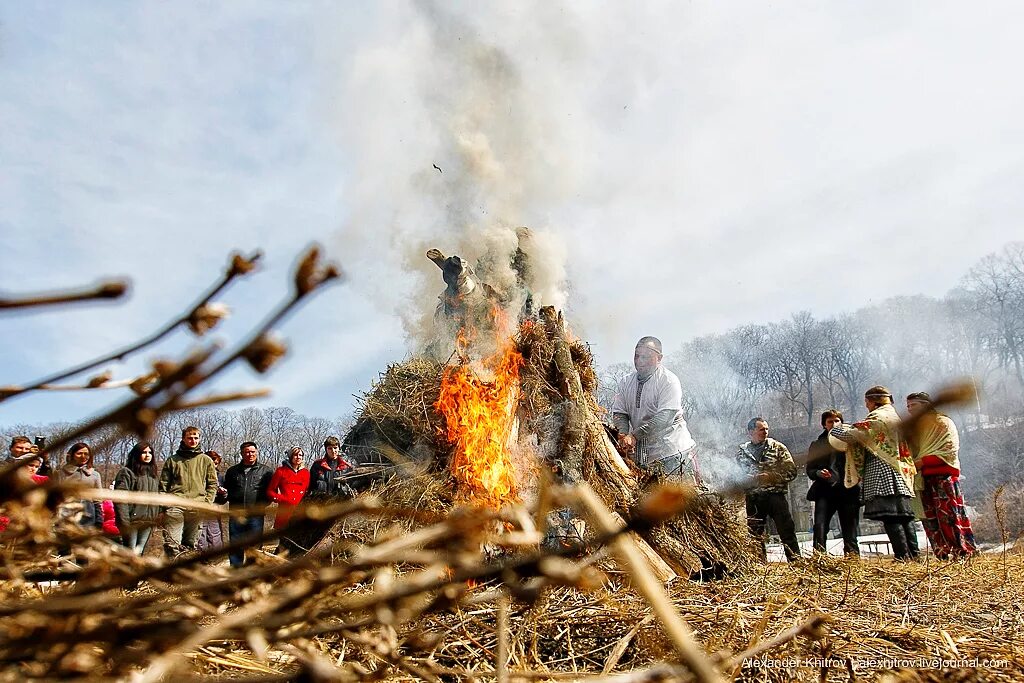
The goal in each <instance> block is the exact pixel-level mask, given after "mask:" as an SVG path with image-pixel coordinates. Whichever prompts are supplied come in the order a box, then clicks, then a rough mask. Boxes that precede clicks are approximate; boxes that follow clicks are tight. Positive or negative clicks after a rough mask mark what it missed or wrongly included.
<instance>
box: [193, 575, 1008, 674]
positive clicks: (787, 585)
mask: <svg viewBox="0 0 1024 683" xmlns="http://www.w3.org/2000/svg"><path fill="white" fill-rule="evenodd" d="M1009 562H1010V566H1011V576H1010V579H1009V580H1008V581H1004V580H1003V578H1002V569H1001V558H1000V557H998V556H991V555H990V556H985V557H981V558H978V559H976V560H974V561H971V562H967V563H932V564H930V565H929V564H902V563H896V562H893V561H891V560H862V561H859V562H855V561H847V560H844V559H838V558H834V559H833V558H826V559H819V560H815V561H810V562H807V563H806V564H804V565H803V566H801V567H790V566H788V565H784V564H771V565H768V566H764V567H762V568H761V569H760V571H759V572H757V573H756V574H754V573H752V574H748V575H746V576H743V577H739V578H735V579H727V580H725V581H719V582H713V583H706V584H697V583H692V582H687V581H678V582H676V583H675V584H673V585H672V586H671V587H670V594H671V598H672V602H673V604H674V606H675V607H676V608H678V610H679V611H680V613H681V614H682V615H683V616H684V617H685V618H686V620H687V621H688V622H689V624H690V625H691V626H692V627H693V628H694V630H695V632H696V634H697V636H698V638H699V640H700V642H702V643H703V645H704V647H705V648H706V650H707V651H708V652H709V653H714V654H716V655H717V660H718V661H720V662H724V661H726V660H728V659H729V657H730V656H731V655H732V654H735V653H741V652H743V651H744V650H746V649H747V648H749V647H751V646H752V645H754V644H755V643H757V642H760V641H765V640H770V639H771V638H773V637H775V636H777V635H779V634H783V633H785V632H786V631H789V630H791V629H793V628H794V627H797V626H799V625H800V624H801V623H804V622H806V621H807V620H808V619H811V618H812V617H813V616H814V615H816V614H818V613H822V614H824V615H826V617H827V618H828V623H827V625H826V627H825V629H824V636H823V637H822V638H821V639H819V640H814V639H811V638H805V637H801V638H797V639H795V640H790V641H788V642H786V643H784V644H783V645H781V646H780V647H778V648H777V649H773V650H771V651H769V652H767V653H765V654H764V655H762V656H761V657H763V660H764V661H767V662H772V663H775V664H776V665H777V666H782V665H784V664H786V663H788V662H791V661H798V662H801V665H799V666H795V667H791V668H785V669H783V668H774V669H768V668H755V667H754V666H753V665H752V664H748V665H747V666H737V667H727V671H728V673H729V674H731V675H732V676H735V677H736V679H737V680H745V681H787V680H830V681H846V680H885V679H886V678H887V677H889V676H895V677H896V679H897V680H906V681H939V680H942V681H950V680H957V681H968V680H979V681H981V680H984V681H1019V680H1021V677H1022V676H1024V642H1022V639H1021V633H1022V632H1024V631H1022V629H1024V591H1022V590H1021V584H1022V579H1024V557H1021V556H1019V555H1015V556H1013V557H1012V558H1010V559H1009ZM606 569H607V573H606V580H605V582H604V583H603V585H602V586H601V587H600V588H599V589H597V590H594V591H591V592H584V591H580V590H575V589H571V588H564V587H560V588H552V589H550V590H548V591H546V592H545V593H544V594H543V595H542V596H541V597H540V598H539V599H538V600H537V601H536V602H535V603H533V604H532V605H530V604H525V603H513V604H512V605H511V609H510V613H509V620H508V621H509V626H508V652H509V669H510V672H509V675H510V677H511V678H516V677H517V672H528V673H526V675H525V676H522V678H525V679H529V680H565V679H569V678H585V677H589V676H598V675H600V674H602V672H604V673H609V674H613V673H615V672H629V671H634V672H635V671H637V670H643V669H646V668H650V667H654V666H656V665H658V664H659V663H661V662H672V661H673V650H672V647H671V645H670V644H669V643H668V642H667V641H666V639H665V636H664V633H663V631H662V629H661V627H660V626H659V624H658V623H657V621H656V620H654V619H653V618H652V615H651V610H650V607H649V606H648V605H647V603H646V602H645V601H644V600H643V599H642V598H641V597H640V596H639V595H638V594H636V593H635V592H634V591H633V590H632V589H631V588H630V587H629V585H628V580H627V578H626V577H625V576H624V575H623V574H621V573H619V572H617V571H616V570H615V569H614V568H612V567H611V566H610V565H608V566H606ZM489 592H490V587H489V586H487V585H482V586H478V587H476V588H474V589H472V590H471V591H470V596H469V600H470V601H472V600H473V599H477V598H479V597H481V596H486V595H487V594H488V593H489ZM498 610H499V607H498V604H497V602H496V601H494V600H491V601H489V602H486V603H484V604H480V605H475V606H473V605H471V606H464V607H460V608H458V609H456V610H454V611H452V612H450V613H445V614H439V615H434V616H431V617H429V618H426V619H424V620H422V621H420V622H419V623H417V624H416V626H415V627H413V628H407V629H401V630H400V631H398V632H397V633H395V634H393V636H392V637H393V638H394V639H395V642H404V643H406V644H405V645H403V649H404V651H405V652H406V655H405V656H406V657H408V658H409V659H410V661H412V662H416V663H418V664H419V665H420V666H422V667H423V668H424V670H427V671H432V672H433V673H434V674H436V675H438V676H444V674H449V675H452V676H457V677H458V678H460V679H464V678H470V677H476V678H480V679H493V678H494V677H495V660H496V652H497V648H498V638H499V635H498V629H497V626H496V625H497V615H498ZM413 645H418V646H419V647H420V648H422V649H421V650H420V651H419V652H416V651H415V648H414V647H413ZM235 646H237V644H232V643H216V644H213V645H212V646H211V647H210V648H207V649H206V650H205V651H204V652H203V653H200V654H198V655H197V656H196V658H195V661H196V664H197V665H198V666H200V668H201V669H202V670H203V671H204V672H205V673H207V674H210V675H218V676H228V675H238V674H240V673H243V672H244V671H246V670H247V668H250V669H259V668H261V667H263V666H265V665H263V664H261V663H259V662H258V661H256V660H255V659H254V658H253V656H252V655H251V653H246V652H244V650H238V649H235ZM315 647H316V648H317V649H318V650H319V651H320V652H322V653H323V654H324V655H325V657H327V658H329V659H331V660H334V661H338V660H339V659H340V660H348V661H356V662H359V663H360V664H361V665H362V666H364V667H365V668H366V669H367V670H368V671H375V670H378V669H379V668H380V667H381V664H382V660H381V658H378V657H375V656H373V655H372V654H369V653H368V652H367V651H366V650H363V649H360V648H354V647H353V646H352V645H351V644H347V645H346V643H345V642H344V641H343V640H342V639H340V638H336V637H328V638H321V639H316V640H315ZM214 653H216V656H214ZM229 654H230V656H231V658H232V659H231V660H230V661H228V660H226V659H225V658H226V657H227V656H228V655H229ZM290 659H291V658H289V657H285V658H284V659H279V660H278V661H276V662H274V663H273V665H272V668H278V669H279V667H281V666H287V665H288V662H289V661H290ZM759 659H760V658H759ZM972 659H977V660H1001V661H1000V664H999V666H1000V667H1002V668H996V667H995V666H991V665H990V666H989V667H988V668H982V667H979V668H977V669H974V670H971V669H969V668H950V667H946V668H935V669H930V668H926V667H928V666H930V664H929V662H930V661H932V660H972ZM886 660H889V662H888V663H889V664H891V663H892V662H896V663H904V664H905V663H907V661H908V660H914V661H918V662H920V663H921V666H920V667H919V668H918V670H916V671H911V670H910V668H909V667H905V668H904V670H903V671H899V672H896V673H894V672H893V671H891V670H890V669H889V668H888V667H887V666H886V664H887V662H886ZM822 662H828V663H829V664H828V666H830V667H831V668H829V669H828V670H826V671H825V673H824V675H825V676H826V678H822V676H823V670H822V666H821V663H822ZM808 664H815V665H813V666H812V665H808ZM279 670H280V669H279ZM851 670H852V671H853V672H854V677H853V678H851ZM386 678H387V680H395V681H398V680H416V677H414V676H410V675H405V674H402V673H391V674H389V675H387V676H386Z"/></svg>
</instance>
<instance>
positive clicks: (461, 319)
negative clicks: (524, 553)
mask: <svg viewBox="0 0 1024 683" xmlns="http://www.w3.org/2000/svg"><path fill="white" fill-rule="evenodd" d="M428 256H429V257H430V258H431V259H432V260H434V261H435V262H437V263H438V264H439V266H441V267H442V269H444V268H445V267H446V266H447V267H448V268H449V271H446V280H451V281H453V282H454V281H458V277H459V276H461V278H462V279H461V281H460V282H461V286H462V287H463V288H467V287H468V288H469V291H471V292H475V291H479V290H481V289H483V290H484V291H485V292H487V293H488V294H489V296H487V297H481V298H479V299H478V300H477V301H476V302H475V305H477V306H486V309H485V310H484V311H483V312H480V311H474V310H472V309H470V310H464V309H456V310H455V311H454V312H452V310H451V309H452V308H454V306H452V305H450V304H448V303H447V302H443V305H445V306H448V309H447V313H448V314H449V315H451V317H453V318H454V319H455V320H457V321H458V323H459V324H458V326H457V327H455V328H454V330H453V331H454V338H453V340H452V344H451V349H452V350H451V353H450V354H449V355H448V357H447V360H445V361H440V360H431V359H430V358H428V357H426V356H423V355H417V356H414V357H413V358H411V359H409V360H407V361H406V362H403V363H399V364H395V365H392V366H391V367H389V368H388V369H387V370H386V371H385V372H384V373H383V374H382V376H381V378H380V380H379V381H378V382H377V383H376V385H375V386H374V387H373V388H372V389H371V391H370V392H368V393H367V394H366V395H365V396H364V397H363V398H362V402H361V408H362V410H361V413H360V415H359V418H358V420H357V422H356V424H355V426H354V427H353V429H352V430H351V432H350V433H349V434H348V436H347V438H346V440H345V447H346V448H347V449H348V450H349V452H350V453H353V454H354V455H355V456H356V457H357V458H359V459H360V460H361V461H362V462H366V463H382V462H383V463H390V464H391V465H394V466H395V468H394V469H390V470H389V469H387V468H385V469H383V470H382V472H384V473H388V474H392V475H394V476H397V477H399V479H401V480H403V481H404V482H405V483H404V484H400V485H395V486H392V487H391V489H390V491H389V495H390V496H392V497H398V498H399V499H401V500H403V501H405V502H407V503H410V504H414V505H416V506H418V507H420V508H428V509H432V510H435V511H440V510H446V509H452V508H453V507H455V506H459V505H462V506H469V507H474V506H477V507H481V508H485V509H489V510H492V511H495V512H497V511H500V510H501V509H502V508H503V507H505V506H507V505H509V504H513V503H521V502H526V503H529V504H531V505H532V504H535V503H536V502H537V501H538V499H539V498H543V496H544V492H543V490H542V488H543V487H544V486H546V485H548V484H552V483H554V484H563V485H573V484H578V483H586V484H588V485H589V486H590V487H591V488H593V489H594V490H595V491H596V492H597V494H598V496H599V497H600V499H601V501H602V502H603V503H604V504H605V505H606V506H608V508H610V509H611V510H613V511H614V512H615V514H616V515H617V516H618V517H619V518H620V519H622V518H625V517H627V516H628V515H629V514H630V510H631V509H632V508H633V506H635V505H636V503H637V502H638V500H639V499H640V497H641V496H642V495H643V492H644V490H645V489H646V488H648V487H650V486H651V485H653V484H656V483H657V481H655V480H653V479H651V478H650V477H648V476H646V475H645V474H644V473H643V472H642V471H640V470H639V469H638V468H636V467H635V466H634V465H633V464H632V463H630V462H629V461H627V460H625V459H623V458H622V457H621V456H620V454H619V453H618V452H617V450H616V449H615V447H614V445H613V444H612V441H611V439H610V438H609V436H608V428H607V427H606V426H605V424H604V421H603V420H602V418H603V417H605V416H603V415H602V409H601V408H600V407H599V406H598V404H597V400H596V397H595V392H596V389H597V376H596V373H595V371H594V366H593V357H592V354H591V353H590V350H589V348H588V346H587V345H586V343H585V342H584V341H583V340H581V339H579V338H577V337H576V336H575V335H574V334H573V333H572V331H571V330H570V329H569V328H568V326H567V324H566V322H565V319H564V317H563V316H562V314H561V313H560V312H559V311H557V310H555V309H554V308H553V307H543V308H541V309H540V310H539V311H538V312H537V313H536V314H531V313H524V312H523V311H522V310H518V311H516V310H509V308H508V307H502V306H501V305H500V304H501V302H502V301H508V300H513V301H521V300H522V299H523V298H524V297H518V298H517V297H515V296H509V295H507V294H506V295H504V296H503V295H502V293H501V292H498V291H497V290H496V289H495V288H493V287H490V286H489V285H480V284H477V283H475V282H473V281H471V280H470V284H468V285H467V284H466V283H467V278H472V277H474V276H475V275H476V274H475V272H473V271H472V270H469V271H467V272H466V273H463V271H461V270H460V271H459V272H458V273H457V274H455V275H451V268H452V267H453V266H451V264H452V263H454V264H455V266H454V268H456V269H458V268H463V269H464V268H465V266H464V265H463V264H465V261H464V260H462V259H461V258H459V257H457V256H455V257H449V258H447V259H445V258H444V256H443V255H442V254H441V252H440V251H437V250H432V251H431V252H430V253H429V254H428ZM446 294H447V292H446ZM442 298H443V297H442ZM440 309H441V307H439V310H440ZM411 463H415V464H416V465H417V467H412V468H411V469H410V468H409V467H408V465H409V464H411ZM438 480H440V482H439V481H438ZM428 491H429V492H428ZM692 495H693V497H694V499H695V500H694V501H693V502H692V503H691V505H690V506H689V507H688V509H687V511H686V512H685V513H684V514H682V515H680V516H679V517H677V518H674V519H672V520H671V521H668V522H666V523H662V524H658V525H655V526H653V527H650V528H644V529H642V530H639V533H638V534H636V535H635V536H634V541H635V542H636V543H637V545H638V546H639V547H640V549H641V551H642V552H643V554H644V556H645V557H646V558H647V561H648V562H649V564H650V566H651V568H652V570H653V571H654V572H655V574H656V576H658V578H659V579H660V580H661V581H663V582H668V581H671V580H673V579H675V578H677V577H678V576H682V577H691V576H692V577H694V578H709V577H711V576H716V577H719V578H720V577H721V576H722V575H723V574H724V572H726V571H733V572H743V571H745V570H746V569H747V568H749V567H750V566H751V564H752V560H753V557H754V556H753V554H752V553H751V543H750V539H749V537H748V535H747V533H746V530H745V527H744V526H743V525H742V524H741V523H740V522H739V521H738V516H739V515H738V510H737V508H736V506H735V504H731V503H728V502H727V501H725V500H724V499H722V498H720V497H718V496H717V495H715V494H713V493H712V492H710V491H707V490H703V489H700V490H697V489H692ZM543 512H545V513H548V514H545V515H543V518H541V519H536V520H532V523H533V524H535V526H536V529H525V528H523V526H522V523H521V521H520V522H516V523H514V524H509V525H507V526H508V527H510V528H509V530H510V531H512V530H515V531H517V532H520V536H519V537H520V538H521V537H523V536H522V534H521V532H527V531H528V532H530V533H531V534H532V533H534V532H536V533H540V534H542V535H543V537H542V538H540V539H538V541H537V542H544V543H547V544H549V545H558V544H563V545H564V544H568V543H580V544H581V547H582V546H583V545H584V544H585V543H586V542H587V541H590V540H592V539H593V537H594V532H593V530H592V529H591V528H588V525H587V524H586V521H585V520H584V519H581V518H580V516H579V515H578V514H576V513H575V511H572V510H568V509H564V508H563V509H556V510H544V511H543ZM527 524H529V523H527ZM411 528H412V527H410V529H411ZM345 530H347V532H349V533H351V531H352V529H351V527H346V528H345ZM342 531H343V529H341V528H339V529H338V530H336V534H335V536H336V535H337V533H340V532H342ZM363 540H366V539H365V537H363ZM498 543H499V544H501V543H502V542H501V541H500V539H499V541H498Z"/></svg>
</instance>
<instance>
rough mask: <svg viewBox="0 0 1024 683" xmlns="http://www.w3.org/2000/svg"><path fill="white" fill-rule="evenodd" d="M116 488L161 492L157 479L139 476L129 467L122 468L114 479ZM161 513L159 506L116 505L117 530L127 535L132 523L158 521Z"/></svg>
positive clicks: (139, 504)
mask: <svg viewBox="0 0 1024 683" xmlns="http://www.w3.org/2000/svg"><path fill="white" fill-rule="evenodd" d="M114 488H115V489H117V490H119V491H143V492H145V493H156V492H157V491H159V490H160V482H159V481H158V480H157V478H156V477H151V476H149V475H148V474H143V475H141V476H139V475H137V474H135V473H134V472H132V471H131V470H130V469H128V468H127V467H122V468H121V471H120V472H118V473H117V476H116V477H114ZM159 513H160V506H158V505H143V504H141V503H138V504H136V503H114V515H115V518H116V519H117V528H118V529H121V530H122V533H127V531H126V530H127V529H128V528H129V527H130V526H131V524H132V522H135V523H138V522H150V521H152V520H154V519H156V518H157V515H158V514H159Z"/></svg>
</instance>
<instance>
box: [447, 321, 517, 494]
mask: <svg viewBox="0 0 1024 683" xmlns="http://www.w3.org/2000/svg"><path fill="white" fill-rule="evenodd" d="M492 315H493V316H494V318H495V327H496V329H498V330H499V333H498V338H499V342H498V350H497V351H496V352H495V353H494V354H493V355H491V356H489V357H487V358H484V359H483V360H482V361H481V364H482V366H483V370H484V373H485V374H490V375H491V376H492V378H491V379H490V380H484V379H483V378H481V377H479V376H478V375H477V373H476V372H474V370H473V369H472V367H471V366H470V365H469V364H468V363H466V362H463V363H461V364H459V365H453V366H449V367H447V368H445V371H444V374H443V375H442V378H441V391H440V394H439V395H438V398H437V403H435V404H434V407H435V408H436V409H437V411H438V412H439V413H440V414H441V415H442V416H444V419H445V423H446V424H447V431H446V437H447V438H448V441H449V443H451V444H452V445H453V446H454V448H453V453H452V459H451V471H452V475H453V476H454V477H455V480H456V481H457V482H458V484H459V485H460V488H461V490H462V493H463V495H464V496H465V497H466V498H467V499H468V500H471V501H473V502H478V503H482V504H484V505H487V506H488V507H492V508H494V509H498V508H500V507H501V506H502V505H504V504H505V503H509V502H513V501H515V500H517V499H518V491H517V486H516V479H515V472H514V470H513V467H512V454H511V453H510V452H509V448H508V441H509V437H510V435H511V431H512V427H513V424H514V422H515V412H516V404H517V402H518V399H519V369H520V368H521V367H522V365H523V357H522V355H520V353H519V351H518V350H517V349H516V346H515V343H514V341H513V340H512V339H511V338H510V337H509V336H508V335H507V334H505V333H504V332H503V331H504V330H507V328H508V325H507V323H506V324H503V323H504V316H503V314H502V313H501V311H500V309H498V308H495V309H494V310H493V311H492ZM473 335H474V331H473V330H469V331H466V332H465V333H464V332H463V331H462V330H460V331H459V335H458V338H457V340H456V343H457V345H458V349H459V355H460V356H461V357H462V358H463V359H465V358H467V356H468V354H467V350H468V348H469V345H470V343H471V342H472V338H473Z"/></svg>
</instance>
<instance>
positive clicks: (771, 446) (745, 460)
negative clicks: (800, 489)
mask: <svg viewBox="0 0 1024 683" xmlns="http://www.w3.org/2000/svg"><path fill="white" fill-rule="evenodd" d="M755 453H756V450H755V449H754V444H753V443H751V442H750V441H748V442H746V443H745V444H743V445H742V446H740V449H739V452H738V453H737V454H736V459H737V460H738V461H739V463H740V467H741V468H742V469H743V472H744V473H745V474H747V475H748V476H750V477H753V476H755V475H757V474H767V475H768V477H769V481H768V482H767V483H762V484H753V483H752V484H751V486H750V488H748V489H747V493H786V492H787V491H789V482H791V481H793V480H794V479H795V478H796V463H794V462H793V456H792V455H790V453H789V449H788V448H786V446H785V444H783V443H782V442H781V441H776V440H775V439H772V438H769V439H768V440H767V441H766V442H765V446H764V451H763V452H762V453H761V458H760V459H758V458H757V456H756V455H755Z"/></svg>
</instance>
